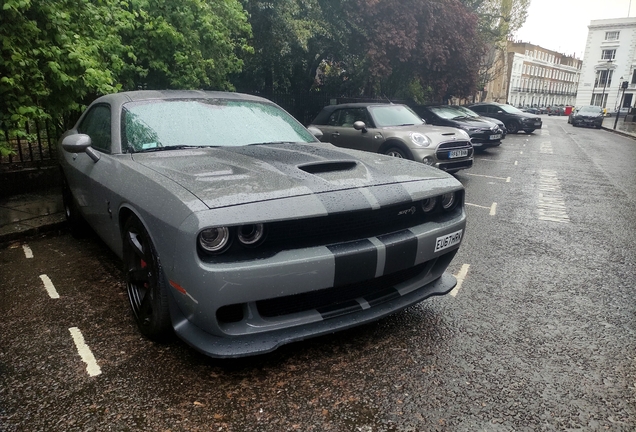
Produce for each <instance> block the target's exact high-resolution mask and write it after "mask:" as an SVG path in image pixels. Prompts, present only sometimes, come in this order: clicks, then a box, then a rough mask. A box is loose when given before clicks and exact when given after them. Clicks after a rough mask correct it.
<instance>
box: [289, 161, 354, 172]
mask: <svg viewBox="0 0 636 432" xmlns="http://www.w3.org/2000/svg"><path fill="white" fill-rule="evenodd" d="M356 165H357V164H356V162H354V161H342V162H325V163H316V164H310V165H302V166H299V167H298V168H299V169H301V170H303V171H305V172H307V173H309V174H320V173H327V172H334V171H349V170H352V169H354V168H355V167H356Z"/></svg>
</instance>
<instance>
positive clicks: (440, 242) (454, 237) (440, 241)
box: [435, 230, 464, 252]
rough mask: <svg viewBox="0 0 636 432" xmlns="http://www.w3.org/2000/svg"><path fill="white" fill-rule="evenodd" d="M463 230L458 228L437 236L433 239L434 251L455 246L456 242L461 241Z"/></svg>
mask: <svg viewBox="0 0 636 432" xmlns="http://www.w3.org/2000/svg"><path fill="white" fill-rule="evenodd" d="M463 231H464V230H459V231H455V232H454V233H450V234H447V235H445V236H442V237H437V239H436V240H435V252H439V251H441V250H444V249H448V248H449V247H451V246H455V245H456V244H458V243H459V242H461V241H462V233H463Z"/></svg>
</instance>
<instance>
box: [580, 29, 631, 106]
mask: <svg viewBox="0 0 636 432" xmlns="http://www.w3.org/2000/svg"><path fill="white" fill-rule="evenodd" d="M588 29H589V30H588V34H587V43H586V45H585V54H584V56H583V67H582V69H581V81H580V82H579V87H578V94H577V98H576V105H577V106H581V105H598V106H602V107H604V108H607V110H608V111H615V110H617V109H618V108H620V107H621V105H620V104H621V96H622V93H623V92H622V89H621V83H622V82H624V81H626V82H627V88H626V89H625V96H624V99H623V104H622V107H633V106H634V103H635V102H636V101H635V100H634V93H636V18H615V19H604V20H593V21H591V22H590V25H589V26H588Z"/></svg>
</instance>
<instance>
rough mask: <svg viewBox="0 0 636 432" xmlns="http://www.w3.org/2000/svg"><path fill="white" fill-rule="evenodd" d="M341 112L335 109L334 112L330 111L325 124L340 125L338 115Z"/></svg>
mask: <svg viewBox="0 0 636 432" xmlns="http://www.w3.org/2000/svg"><path fill="white" fill-rule="evenodd" d="M341 112H342V110H335V111H334V112H332V113H331V115H330V116H329V119H328V120H327V125H329V126H340V123H339V121H338V119H339V117H340V113H341Z"/></svg>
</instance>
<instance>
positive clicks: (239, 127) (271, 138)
mask: <svg viewBox="0 0 636 432" xmlns="http://www.w3.org/2000/svg"><path fill="white" fill-rule="evenodd" d="M123 115H124V118H123V130H122V144H123V145H122V148H124V149H125V148H128V149H129V151H132V152H140V151H152V150H155V149H156V150H159V149H164V150H165V149H168V148H184V147H238V146H245V145H250V144H267V143H280V142H314V141H315V138H314V137H313V135H311V133H309V131H307V129H305V128H304V127H303V126H302V125H301V124H300V123H298V122H297V121H296V120H295V119H294V118H292V117H291V116H290V115H289V114H287V113H286V112H285V111H283V110H281V109H280V108H278V107H277V106H275V105H273V104H268V103H261V102H254V101H236V100H225V99H188V100H183V99H173V100H152V101H142V102H131V103H127V104H126V105H125V106H124V110H123Z"/></svg>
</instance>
